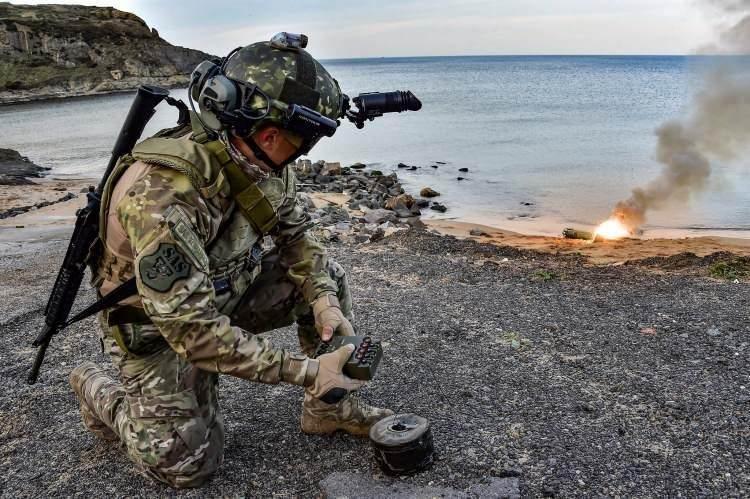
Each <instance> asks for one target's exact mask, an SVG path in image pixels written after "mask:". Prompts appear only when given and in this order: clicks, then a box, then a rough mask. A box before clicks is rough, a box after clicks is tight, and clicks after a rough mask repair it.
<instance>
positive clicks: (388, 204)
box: [385, 194, 416, 210]
mask: <svg viewBox="0 0 750 499" xmlns="http://www.w3.org/2000/svg"><path fill="white" fill-rule="evenodd" d="M415 202H416V201H415V200H414V198H413V197H412V196H411V195H409V194H400V195H398V196H394V197H390V198H388V199H387V200H386V201H385V208H386V209H387V210H395V209H396V208H398V207H404V208H411V207H412V206H414V203H415Z"/></svg>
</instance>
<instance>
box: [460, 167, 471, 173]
mask: <svg viewBox="0 0 750 499" xmlns="http://www.w3.org/2000/svg"><path fill="white" fill-rule="evenodd" d="M458 171H460V172H463V173H467V172H468V171H469V169H468V168H459V169H458Z"/></svg>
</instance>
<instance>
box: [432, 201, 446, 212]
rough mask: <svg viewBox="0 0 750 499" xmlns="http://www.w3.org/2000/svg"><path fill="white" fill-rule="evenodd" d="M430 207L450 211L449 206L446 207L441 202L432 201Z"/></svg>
mask: <svg viewBox="0 0 750 499" xmlns="http://www.w3.org/2000/svg"><path fill="white" fill-rule="evenodd" d="M430 209H431V210H435V211H439V212H440V213H445V212H446V211H448V208H446V207H445V205H444V204H440V203H432V206H430Z"/></svg>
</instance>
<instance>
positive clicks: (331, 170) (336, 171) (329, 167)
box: [320, 163, 341, 177]
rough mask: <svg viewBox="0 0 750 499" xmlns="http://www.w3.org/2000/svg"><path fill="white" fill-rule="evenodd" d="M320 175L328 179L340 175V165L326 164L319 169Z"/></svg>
mask: <svg viewBox="0 0 750 499" xmlns="http://www.w3.org/2000/svg"><path fill="white" fill-rule="evenodd" d="M320 175H325V176H328V177H334V176H336V175H341V163H326V164H325V166H324V167H323V168H321V169H320Z"/></svg>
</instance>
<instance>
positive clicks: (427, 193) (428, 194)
mask: <svg viewBox="0 0 750 499" xmlns="http://www.w3.org/2000/svg"><path fill="white" fill-rule="evenodd" d="M419 195H420V196H422V197H423V198H434V197H437V196H439V195H440V193H439V192H438V191H436V190H434V189H432V188H431V187H425V188H424V189H422V190H421V191H419Z"/></svg>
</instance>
